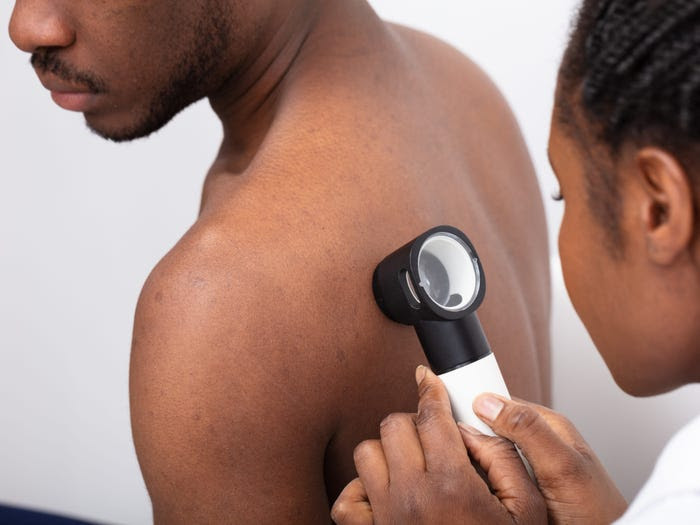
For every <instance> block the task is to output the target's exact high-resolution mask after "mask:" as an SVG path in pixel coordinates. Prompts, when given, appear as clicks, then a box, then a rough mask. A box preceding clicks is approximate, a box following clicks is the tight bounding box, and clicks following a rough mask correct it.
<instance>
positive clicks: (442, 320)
mask: <svg viewBox="0 0 700 525" xmlns="http://www.w3.org/2000/svg"><path fill="white" fill-rule="evenodd" d="M372 285H373V289H374V297H375V299H376V301H377V304H378V305H379V307H380V308H381V310H382V311H383V312H384V313H385V314H386V315H387V316H388V317H389V318H390V319H392V320H393V321H396V322H398V323H402V324H406V325H413V326H414V327H415V329H416V333H417V335H418V339H419V340H420V342H421V345H422V346H423V351H424V352H425V355H426V357H427V359H428V362H429V363H430V367H431V368H432V369H433V371H434V372H435V373H436V374H437V375H438V376H440V378H441V379H442V380H443V382H444V383H445V386H446V387H447V391H448V393H449V396H450V402H451V404H452V412H453V415H454V417H455V419H456V420H457V421H463V422H465V423H467V424H469V425H472V426H473V427H476V428H477V429H479V430H480V431H481V432H483V433H485V434H489V435H494V433H493V431H492V430H491V429H490V428H489V427H488V426H487V425H486V424H484V423H483V422H482V421H481V419H479V418H478V417H477V416H476V414H474V412H473V410H472V402H473V400H474V398H475V397H476V396H478V395H479V394H481V393H483V392H493V393H496V394H500V395H502V396H505V397H510V395H509V394H508V389H507V387H506V384H505V382H504V381H503V376H502V375H501V371H500V369H499V368H498V363H497V362H496V358H495V357H494V355H493V353H492V352H491V347H490V346H489V343H488V341H487V340H486V336H485V335H484V331H483V329H482V327H481V323H480V322H479V318H478V317H477V315H476V310H477V308H479V306H480V305H481V302H482V301H483V299H484V294H485V293H486V280H485V277H484V269H483V267H482V266H481V261H480V260H479V256H478V255H477V253H476V250H475V249H474V246H473V245H472V243H471V242H470V241H469V239H468V238H467V236H466V235H464V233H462V232H461V231H460V230H458V229H457V228H453V227H451V226H438V227H437V228H433V229H431V230H429V231H427V232H425V233H424V234H423V235H420V236H419V237H417V238H416V239H414V240H413V241H411V242H409V243H408V244H406V245H405V246H403V247H401V248H399V249H398V250H396V251H395V252H394V253H392V254H391V255H389V256H388V257H387V258H386V259H384V260H383V261H382V262H381V263H380V264H379V265H378V266H377V269H376V270H375V272H374V278H373V283H372Z"/></svg>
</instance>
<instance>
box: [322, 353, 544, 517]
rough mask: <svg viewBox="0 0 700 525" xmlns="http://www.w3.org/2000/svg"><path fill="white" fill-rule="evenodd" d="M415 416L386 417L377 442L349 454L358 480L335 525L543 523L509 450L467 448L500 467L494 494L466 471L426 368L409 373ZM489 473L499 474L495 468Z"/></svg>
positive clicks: (456, 434)
mask: <svg viewBox="0 0 700 525" xmlns="http://www.w3.org/2000/svg"><path fill="white" fill-rule="evenodd" d="M416 380H417V382H418V385H419V396H420V400H419V403H418V413H417V414H392V415H390V416H389V417H387V418H386V419H385V420H384V421H383V422H382V424H381V427H380V434H381V440H380V441H379V440H373V441H365V442H363V443H361V444H360V445H358V447H357V448H356V449H355V466H356V467H357V472H358V474H359V478H358V479H356V480H354V481H353V482H351V483H350V484H349V485H348V486H347V487H346V488H345V490H344V491H343V493H342V494H341V495H340V497H339V498H338V500H337V501H336V503H335V505H334V506H333V510H332V517H333V520H334V521H335V522H336V523H338V524H339V525H370V524H377V525H381V524H388V523H399V524H436V523H440V524H445V525H449V524H451V523H460V524H469V523H474V524H476V523H479V524H482V523H489V524H494V525H497V524H501V523H503V524H513V523H547V510H546V507H545V503H544V500H543V498H542V496H541V495H540V493H539V491H538V490H537V487H536V486H535V484H534V483H533V482H532V481H531V480H530V478H529V477H528V474H527V471H526V470H525V467H524V465H523V464H522V462H521V461H520V458H519V456H518V454H517V452H515V449H514V448H513V446H512V444H510V443H509V442H507V441H505V440H500V441H499V442H498V443H493V442H490V443H487V442H485V441H483V440H480V439H478V438H474V439H473V440H471V441H470V442H471V443H472V444H473V445H474V446H475V447H476V448H477V449H478V450H479V451H481V452H482V453H483V455H484V456H485V457H486V456H488V457H491V456H492V455H494V454H496V455H497V456H498V460H497V461H496V464H494V467H497V466H498V464H499V462H506V464H507V467H508V478H507V479H503V480H502V481H503V483H502V484H501V485H500V486H494V487H493V488H494V490H495V495H494V494H492V493H491V491H490V490H489V488H488V486H487V485H486V483H485V482H484V481H483V480H482V479H481V477H480V476H479V474H477V472H476V470H475V469H474V467H473V466H472V464H471V462H470V460H469V456H468V454H467V450H466V448H465V444H464V441H463V434H462V433H461V432H460V429H459V427H458V426H457V424H456V423H455V421H454V419H453V417H452V412H451V409H450V402H449V398H448V396H447V391H446V390H445V387H444V385H443V384H442V381H440V379H439V378H437V377H436V376H435V375H434V374H433V373H432V372H430V371H429V370H428V369H426V368H424V367H421V368H419V369H418V370H417V372H416ZM494 472H502V471H501V470H499V468H495V471H494Z"/></svg>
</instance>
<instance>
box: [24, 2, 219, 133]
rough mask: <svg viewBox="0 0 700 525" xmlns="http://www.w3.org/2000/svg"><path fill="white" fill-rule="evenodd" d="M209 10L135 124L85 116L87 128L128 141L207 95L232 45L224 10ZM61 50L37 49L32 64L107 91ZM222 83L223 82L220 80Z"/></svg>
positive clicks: (91, 88) (153, 129) (97, 91)
mask: <svg viewBox="0 0 700 525" xmlns="http://www.w3.org/2000/svg"><path fill="white" fill-rule="evenodd" d="M217 11H218V10H216V9H210V10H209V11H208V12H207V16H206V19H202V20H200V22H199V23H198V24H197V27H195V28H194V35H195V38H194V40H193V42H192V44H191V46H190V47H189V50H188V52H187V53H184V54H183V56H182V57H181V58H180V60H179V61H178V62H177V64H176V66H175V67H174V68H173V71H172V72H171V73H170V75H169V76H168V77H166V78H168V80H167V83H166V85H165V86H164V87H163V88H162V89H161V90H160V91H159V92H157V93H156V94H155V95H154V96H153V98H152V99H151V101H150V102H148V103H147V104H145V106H144V107H145V108H146V109H145V110H144V111H143V113H144V114H143V115H141V116H140V118H139V119H137V120H136V122H135V123H133V124H130V125H125V126H123V127H119V128H114V127H112V128H108V127H107V126H100V125H99V124H96V123H94V122H91V119H90V115H89V114H86V115H85V122H86V124H87V126H88V128H89V129H90V130H91V131H93V132H94V133H95V134H97V135H99V136H100V137H102V138H105V139H107V140H111V141H114V142H126V141H131V140H135V139H139V138H143V137H147V136H148V135H151V134H152V133H154V132H156V131H158V130H159V129H161V128H162V127H163V126H165V125H166V124H167V123H168V122H170V120H172V119H173V118H174V117H175V116H176V115H177V114H178V113H179V112H180V111H182V110H183V109H185V108H186V107H188V106H189V105H191V104H193V103H194V102H197V101H198V100H200V99H201V98H203V97H205V96H206V95H207V94H208V93H209V92H210V90H211V89H212V87H213V86H217V87H218V84H217V79H215V78H212V75H214V74H215V68H216V66H217V64H218V60H219V59H220V58H221V57H224V56H226V52H227V48H228V46H229V44H230V40H229V39H230V34H231V33H230V31H229V25H228V19H227V18H226V16H224V13H221V12H217ZM58 52H59V50H55V49H50V50H46V51H38V52H36V53H34V54H33V55H32V58H31V63H32V65H33V66H34V67H35V68H36V69H40V70H42V71H48V72H51V73H53V74H55V75H56V76H58V77H59V78H61V79H63V80H66V81H68V82H71V83H72V84H75V85H82V86H84V87H86V88H87V89H89V91H90V93H93V94H101V93H108V92H109V86H108V85H107V83H106V82H105V81H104V80H102V79H101V78H99V77H97V76H95V75H93V74H91V73H86V72H78V71H76V70H75V69H73V68H72V67H71V66H70V65H68V64H66V63H65V62H63V61H62V60H61V58H60V57H59V56H58V55H57V53H58ZM219 83H220V82H219Z"/></svg>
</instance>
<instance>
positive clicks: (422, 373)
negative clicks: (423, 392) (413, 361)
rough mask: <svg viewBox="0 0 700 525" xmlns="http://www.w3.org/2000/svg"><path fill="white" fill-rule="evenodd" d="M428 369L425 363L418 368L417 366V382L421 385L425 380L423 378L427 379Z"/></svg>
mask: <svg viewBox="0 0 700 525" xmlns="http://www.w3.org/2000/svg"><path fill="white" fill-rule="evenodd" d="M427 371H428V369H427V368H426V367H424V366H423V365H420V366H419V367H418V368H416V384H417V385H420V384H421V383H422V382H423V379H425V373H426V372H427Z"/></svg>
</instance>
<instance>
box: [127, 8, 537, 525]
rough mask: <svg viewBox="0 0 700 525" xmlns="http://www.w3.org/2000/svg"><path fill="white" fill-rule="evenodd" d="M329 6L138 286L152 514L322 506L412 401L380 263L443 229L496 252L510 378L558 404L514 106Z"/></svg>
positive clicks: (222, 514) (496, 296)
mask: <svg viewBox="0 0 700 525" xmlns="http://www.w3.org/2000/svg"><path fill="white" fill-rule="evenodd" d="M336 9H339V10H340V9H343V7H341V6H336ZM335 15H336V14H335V13H332V14H329V15H328V17H329V19H328V24H329V28H328V33H331V34H334V35H335V38H329V35H328V33H324V34H322V35H320V36H316V37H314V36H313V35H312V37H310V38H309V39H308V40H307V42H306V43H305V47H304V48H302V51H301V54H300V55H299V58H298V60H297V66H296V67H295V69H293V70H292V71H293V72H294V75H293V78H291V79H289V80H288V81H285V83H284V86H283V88H282V89H280V92H279V93H278V94H277V99H276V101H275V104H276V109H275V115H274V120H273V121H272V123H271V125H270V127H269V129H268V130H267V132H266V134H265V135H264V139H263V140H262V142H261V144H260V146H259V148H258V149H257V151H256V153H255V155H254V156H253V157H252V158H251V160H250V161H249V162H248V163H247V164H245V163H243V165H244V167H243V168H242V169H241V168H240V166H241V163H240V162H239V161H237V160H236V161H233V162H231V160H230V159H229V158H227V156H226V154H225V153H224V154H222V156H221V157H220V158H219V159H218V160H217V163H216V164H215V165H214V166H213V168H212V170H211V172H210V173H209V175H208V177H207V181H206V184H205V189H204V198H203V204H202V211H201V215H200V217H199V219H198V221H197V223H196V224H195V225H194V226H193V228H192V229H191V230H190V232H188V233H187V234H186V235H185V237H184V238H183V239H182V241H181V242H180V243H179V244H178V245H177V246H176V247H175V248H174V250H173V251H172V252H171V253H170V254H169V255H168V256H167V257H166V258H165V259H164V261H163V262H162V263H161V264H160V265H159V266H158V267H157V268H156V270H155V271H154V273H153V275H152V276H151V278H150V280H149V282H148V283H147V285H146V287H145V290H144V293H143V296H142V298H141V301H140V306H139V310H138V314H137V321H136V327H135V337H134V350H133V365H132V407H133V414H134V416H133V422H134V432H135V439H136V446H137V450H138V452H139V457H140V460H141V464H142V468H143V471H144V475H145V478H146V482H147V484H148V487H149V491H150V494H151V497H152V499H153V503H154V510H155V517H156V520H157V521H159V522H164V523H166V522H167V523H171V522H176V521H179V522H194V521H203V520H210V519H211V520H215V521H216V520H220V521H229V520H230V521H234V522H251V523H252V522H255V521H260V522H263V523H265V522H270V521H278V522H279V521H282V522H290V523H291V522H298V523H312V522H325V521H328V505H329V501H330V502H332V501H333V499H334V498H335V496H336V495H337V494H338V492H339V491H340V489H341V488H342V487H343V486H344V484H345V483H347V482H348V481H349V480H350V479H351V478H352V477H353V476H354V470H353V464H352V451H353V448H354V447H355V445H356V444H357V443H359V442H360V441H361V440H363V439H366V438H368V437H372V436H374V435H375V434H376V428H377V425H378V423H379V422H380V421H381V419H382V418H383V417H384V416H385V415H386V414H388V413H389V412H391V411H410V410H412V409H413V407H414V406H415V401H416V393H415V386H414V383H413V370H414V368H415V366H416V365H417V364H419V363H423V362H424V358H423V355H422V353H421V351H420V348H419V345H418V344H417V341H416V338H415V335H414V333H413V331H412V330H411V329H409V328H407V327H401V326H397V325H394V324H392V323H391V322H389V321H387V320H386V319H385V318H384V317H383V316H382V315H381V314H380V312H379V311H378V310H377V308H376V306H375V304H374V301H373V298H372V295H371V286H370V283H371V275H372V271H373V269H374V267H375V265H376V264H377V262H378V261H379V260H381V258H382V257H383V256H384V255H386V254H387V253H389V251H391V250H393V249H394V248H396V247H397V246H398V245H399V244H401V243H403V242H405V241H407V240H409V239H410V238H412V237H413V236H415V235H416V234H418V233H420V232H421V231H423V230H425V229H427V228H428V227H431V226H434V225H437V224H443V223H447V224H453V225H455V226H458V227H460V228H462V229H463V230H464V231H465V232H468V235H469V236H470V237H471V238H472V240H473V241H474V242H475V244H476V246H477V247H478V249H479V252H480V254H481V255H482V258H483V261H484V265H485V268H486V272H487V279H488V295H487V299H486V301H485V304H484V307H483V313H482V314H481V316H482V320H483V324H484V327H485V330H486V332H487V333H488V335H489V338H490V340H491V343H492V346H493V348H494V352H495V353H496V355H497V356H498V359H499V361H500V363H501V366H502V369H503V372H504V374H505V376H506V378H507V381H508V383H509V386H510V388H511V390H512V392H513V394H515V395H517V396H520V397H524V398H527V399H532V400H535V401H540V402H546V401H547V400H548V394H549V390H548V389H549V375H548V374H549V369H548V366H549V364H548V336H547V330H548V304H549V303H548V302H549V287H548V257H547V248H546V239H545V226H544V219H543V211H542V206H541V204H540V201H539V194H538V190H537V186H536V182H535V177H534V174H533V170H532V167H531V165H530V163H529V160H528V156H527V152H526V150H525V147H524V145H523V142H522V140H521V138H520V135H519V132H518V129H517V126H516V124H515V122H514V120H513V118H512V116H511V114H510V113H509V111H508V109H507V107H506V106H505V104H504V102H503V101H502V100H501V98H500V96H499V95H498V93H497V92H496V90H495V89H494V87H493V86H492V85H491V84H490V83H489V81H488V80H487V79H486V78H485V77H484V76H483V74H482V73H481V72H480V71H479V70H478V69H477V68H476V67H475V66H474V65H472V64H471V63H469V61H468V60H466V59H465V58H464V57H462V56H460V55H459V54H457V53H456V52H455V51H453V50H452V49H450V48H448V47H446V46H445V45H443V44H441V43H440V42H437V41H435V40H433V39H431V38H429V37H427V36H424V35H421V34H419V33H415V32H412V31H410V30H407V29H403V28H399V27H392V26H386V25H383V24H381V23H379V22H378V21H377V20H376V19H374V18H372V17H371V16H368V15H367V13H360V15H357V14H352V15H350V16H358V17H362V18H361V24H362V25H361V31H362V32H366V33H367V37H366V39H365V40H364V41H362V39H360V38H357V39H356V38H355V35H351V34H349V31H350V30H349V29H348V27H347V26H345V25H343V26H336V22H335V18H334V16H335ZM365 16H367V18H364V17H365ZM339 18H340V19H342V17H339ZM358 23H359V22H358ZM349 25H350V24H349ZM353 31H355V29H353ZM356 40H359V42H358V41H356ZM224 149H225V148H224ZM231 166H233V168H231ZM234 516H235V518H234Z"/></svg>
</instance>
